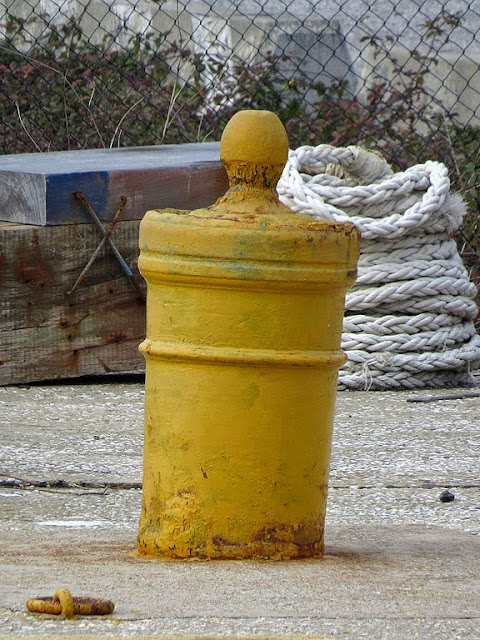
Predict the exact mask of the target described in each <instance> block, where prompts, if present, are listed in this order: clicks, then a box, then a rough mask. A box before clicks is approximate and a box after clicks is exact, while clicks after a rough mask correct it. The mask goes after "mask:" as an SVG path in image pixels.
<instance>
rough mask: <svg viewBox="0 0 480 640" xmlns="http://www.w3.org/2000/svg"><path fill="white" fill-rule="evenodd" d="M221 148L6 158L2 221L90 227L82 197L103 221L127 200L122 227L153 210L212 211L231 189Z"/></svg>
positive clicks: (2, 160)
mask: <svg viewBox="0 0 480 640" xmlns="http://www.w3.org/2000/svg"><path fill="white" fill-rule="evenodd" d="M219 156H220V147H219V144H218V143H202V144H182V145H164V146H158V147H133V148H121V149H93V150H85V151H68V152H66V151H59V152H52V153H43V154H42V153H36V154H31V153H26V154H18V155H15V156H2V157H0V220H4V221H8V222H12V223H14V222H18V223H21V224H34V225H42V226H43V225H47V226H48V225H51V226H55V225H65V224H78V223H86V224H90V223H91V219H90V217H89V215H88V213H87V211H86V210H85V207H84V206H83V205H82V204H81V202H79V201H78V200H77V199H76V198H75V195H74V194H75V192H76V191H81V192H82V193H83V194H84V195H85V197H86V198H87V199H88V201H89V202H90V204H91V205H92V207H93V209H94V211H95V213H96V214H97V216H98V217H99V218H100V220H111V219H112V217H113V215H114V214H115V211H116V209H117V207H118V203H119V200H120V197H121V196H125V197H126V198H127V199H128V204H127V206H126V207H125V211H124V212H123V214H122V220H140V219H141V218H143V216H144V215H145V212H146V211H148V210H149V209H158V208H166V207H174V208H178V209H196V208H198V207H204V206H209V205H211V204H213V203H214V202H215V200H217V198H219V197H220V196H222V195H223V194H224V193H225V191H226V190H227V189H228V180H227V174H226V171H225V169H224V168H223V165H222V164H221V162H220V157H219Z"/></svg>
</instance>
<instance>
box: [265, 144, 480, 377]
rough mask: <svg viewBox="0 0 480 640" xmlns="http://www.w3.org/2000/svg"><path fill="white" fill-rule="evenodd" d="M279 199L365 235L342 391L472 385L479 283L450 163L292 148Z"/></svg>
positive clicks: (349, 316) (350, 298)
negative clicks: (465, 245) (458, 239)
mask: <svg viewBox="0 0 480 640" xmlns="http://www.w3.org/2000/svg"><path fill="white" fill-rule="evenodd" d="M278 193H279V195H280V199H281V201H282V202H283V203H284V204H286V205H288V206H289V207H290V208H291V209H293V210H294V211H298V212H301V213H306V214H309V215H311V216H313V217H315V218H319V219H327V220H335V221H338V222H341V221H347V220H349V221H351V222H354V223H355V224H356V225H357V226H358V227H359V229H360V231H361V233H362V248H361V254H360V260H359V264H358V279H357V282H356V284H355V286H354V287H353V288H352V289H351V291H350V292H349V293H348V294H347V297H346V304H345V321H344V326H343V335H342V348H343V350H344V351H345V353H346V355H347V358H348V362H347V363H346V365H345V366H344V367H343V368H342V369H341V370H340V373H339V387H340V388H341V389H342V388H343V389H402V388H406V389H413V388H420V387H437V386H453V385H467V384H473V378H472V376H471V374H470V370H471V369H472V368H474V367H478V366H479V365H480V337H479V336H478V335H477V334H476V331H475V327H474V324H473V318H474V317H475V316H476V314H477V305H476V303H475V298H476V296H477V290H476V287H475V285H474V284H473V283H472V282H470V280H469V277H468V273H467V271H466V269H465V267H464V265H463V262H462V260H461V258H460V256H459V254H458V251H457V247H456V244H455V241H454V240H453V239H452V238H451V237H450V235H451V234H452V232H454V231H456V230H457V229H458V228H459V227H460V225H461V223H462V220H463V217H464V215H465V206H464V204H463V201H462V200H461V199H460V198H459V197H458V196H455V195H452V194H451V193H450V180H449V177H448V170H447V168H446V167H445V165H444V164H442V163H441V162H432V161H427V162H426V163H425V164H419V165H415V166H413V167H410V168H409V169H407V170H406V171H404V172H400V173H395V174H394V173H393V172H392V170H391V168H390V167H389V165H388V164H387V162H386V161H385V159H384V158H382V157H381V156H380V155H378V154H376V153H372V152H369V151H365V150H364V149H361V148H359V147H347V148H336V147H331V146H329V145H319V146H317V147H308V146H305V147H300V148H298V149H296V150H294V151H290V154H289V159H288V163H287V165H286V167H285V170H284V172H283V175H282V178H281V179H280V182H279V184H278Z"/></svg>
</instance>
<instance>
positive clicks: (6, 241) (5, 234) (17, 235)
mask: <svg viewBox="0 0 480 640" xmlns="http://www.w3.org/2000/svg"><path fill="white" fill-rule="evenodd" d="M138 227H139V221H125V222H119V223H117V225H116V227H115V230H114V232H113V234H112V239H113V240H114V242H115V244H116V246H117V247H118V249H119V251H120V253H121V254H122V256H123V257H124V258H125V260H126V262H127V264H128V265H129V266H130V268H131V269H132V271H133V273H134V276H135V278H137V279H138V282H139V283H140V284H141V286H142V287H143V286H144V283H143V280H142V278H141V276H140V274H139V273H138V270H137V266H136V264H137V256H138V249H137V245H138ZM100 240H101V234H100V233H99V230H98V229H97V228H96V226H95V225H93V224H71V225H63V226H56V227H41V226H32V225H18V224H12V223H0V293H1V295H0V384H14V383H19V382H22V383H24V382H30V381H34V380H48V379H59V378H68V377H76V376H82V375H98V374H105V373H110V372H127V371H128V372H132V371H143V369H144V361H143V357H142V356H141V355H140V354H139V353H138V349H137V347H138V344H139V342H141V340H142V339H143V338H144V336H145V305H144V302H143V301H142V300H141V299H140V296H139V295H138V292H137V291H135V289H134V288H133V287H132V284H131V282H129V280H128V279H127V278H126V277H125V274H124V272H123V271H122V268H121V266H120V265H119V263H118V261H117V260H116V259H115V257H114V255H113V254H112V252H111V250H110V248H109V247H108V246H104V247H103V249H102V250H101V251H100V253H99V255H98V256H97V257H96V259H95V262H94V263H93V265H92V267H91V269H90V270H89V271H88V272H87V274H86V275H85V278H84V279H83V280H82V282H81V283H80V286H79V287H78V289H76V290H75V291H74V292H73V293H72V294H70V295H69V294H68V293H67V292H68V291H69V290H70V289H71V288H72V286H73V284H74V283H75V281H76V280H77V278H78V276H79V274H80V273H81V272H82V270H83V268H84V267H85V265H86V264H87V262H88V260H89V258H90V256H91V255H92V254H93V252H94V251H95V249H96V247H97V245H98V244H99V242H100Z"/></svg>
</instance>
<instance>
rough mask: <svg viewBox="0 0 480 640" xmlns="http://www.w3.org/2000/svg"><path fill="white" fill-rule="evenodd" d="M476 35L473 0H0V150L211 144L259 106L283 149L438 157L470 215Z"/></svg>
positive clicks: (398, 159)
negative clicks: (272, 115)
mask: <svg viewBox="0 0 480 640" xmlns="http://www.w3.org/2000/svg"><path fill="white" fill-rule="evenodd" d="M479 34H480V4H479V2H478V0H471V1H470V2H465V1H464V0H429V1H428V2H424V1H423V0H370V1H369V2H366V1H365V0H322V1H321V2H320V0H289V1H288V2H287V1H286V0H236V1H233V2H227V1H226V0H209V1H208V0H188V1H187V0H164V1H161V0H157V1H150V0H148V1H147V0H122V1H115V0H63V2H62V1H61V0H11V1H6V0H3V1H0V74H1V84H0V114H1V118H0V144H1V151H2V152H3V153H18V152H27V151H53V150H61V149H81V148H95V147H111V146H140V145H152V144H162V143H180V142H197V141H203V140H214V139H218V138H219V136H220V134H221V131H222V128H223V126H224V124H225V122H226V121H227V120H228V119H229V118H230V117H231V115H232V113H233V112H235V111H236V110H238V109H245V108H254V109H259V108H266V109H271V110H273V111H275V112H276V113H277V114H278V115H279V116H280V118H281V119H282V121H283V122H284V124H285V126H286V128H287V131H288V133H289V138H290V145H291V146H292V147H295V146H299V145H301V144H320V143H323V142H325V143H331V144H334V145H339V146H344V145H349V144H362V145H364V146H367V147H370V148H375V149H378V150H379V151H380V152H382V153H383V154H384V155H385V156H386V158H387V160H388V161H389V162H391V163H393V164H394V166H395V167H396V168H400V169H402V168H405V167H406V166H410V165H411V164H415V163H417V162H423V161H424V160H426V159H429V158H430V159H439V160H442V161H444V162H446V163H447V164H448V166H449V168H450V170H451V174H452V176H453V181H454V183H455V185H456V186H458V187H460V188H461V189H462V190H463V192H464V195H466V198H467V201H468V204H469V207H470V211H471V212H474V213H476V212H478V210H479V204H480V195H479V192H478V188H479V187H480V185H479V182H480V179H479V178H478V176H479V174H480V135H479V134H480V70H479V61H480V35H479ZM477 217H478V216H476V215H472V216H471V220H470V223H469V224H470V225H471V228H470V230H468V229H467V235H468V238H467V239H468V242H469V244H470V245H471V246H473V247H477V246H478V242H477V230H476V218H477ZM474 250H475V251H476V249H474Z"/></svg>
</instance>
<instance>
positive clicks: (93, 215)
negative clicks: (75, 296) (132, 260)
mask: <svg viewBox="0 0 480 640" xmlns="http://www.w3.org/2000/svg"><path fill="white" fill-rule="evenodd" d="M73 195H74V196H75V197H76V198H77V200H80V202H81V203H82V204H83V206H84V207H85V209H86V210H87V211H88V213H89V214H90V217H91V218H92V220H93V222H94V223H95V224H96V226H97V227H98V229H99V231H100V232H101V234H102V235H103V238H102V240H101V242H100V244H99V245H98V247H97V248H96V249H95V251H94V252H93V254H92V256H91V258H90V260H89V261H88V262H87V264H86V265H85V267H84V269H83V271H82V273H81V274H80V275H79V276H78V278H77V280H76V282H75V284H74V285H73V287H72V288H71V289H70V291H68V292H67V294H68V295H70V294H71V293H73V292H74V291H75V290H76V289H77V288H78V286H79V285H80V283H81V282H82V280H83V279H84V277H85V276H86V274H87V272H88V270H89V269H90V267H91V266H92V264H93V263H94V262H95V259H96V257H97V256H98V254H99V253H100V251H101V250H102V248H103V247H104V245H105V244H106V243H107V242H108V244H109V246H110V248H111V250H112V251H113V254H114V256H115V257H116V259H117V260H118V262H119V263H120V266H121V267H122V269H123V271H124V272H125V275H126V276H127V278H128V279H129V281H130V283H131V284H132V286H133V288H134V289H135V291H136V292H137V293H138V295H139V296H140V298H141V299H142V300H145V299H146V296H145V291H144V290H143V289H142V287H141V286H140V285H139V284H138V282H137V280H136V278H135V276H134V275H133V273H132V270H131V269H130V267H129V266H128V264H127V263H126V262H125V260H124V259H123V257H122V255H121V253H120V251H119V250H118V249H117V247H116V246H115V244H114V242H113V240H112V239H111V238H110V236H111V235H112V232H113V230H114V229H115V225H116V224H117V221H118V219H119V217H120V214H121V213H122V211H123V209H124V207H125V205H126V204H127V198H126V197H125V196H122V197H121V198H120V205H119V207H118V209H117V211H116V213H115V216H114V217H113V220H112V222H111V223H110V225H109V226H108V228H107V229H105V227H104V226H103V224H102V223H101V221H100V219H99V218H98V216H97V214H96V213H95V211H94V210H93V208H92V205H91V204H90V203H89V201H88V200H87V198H86V197H85V196H84V195H83V193H82V192H81V191H75V193H74V194H73Z"/></svg>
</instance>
